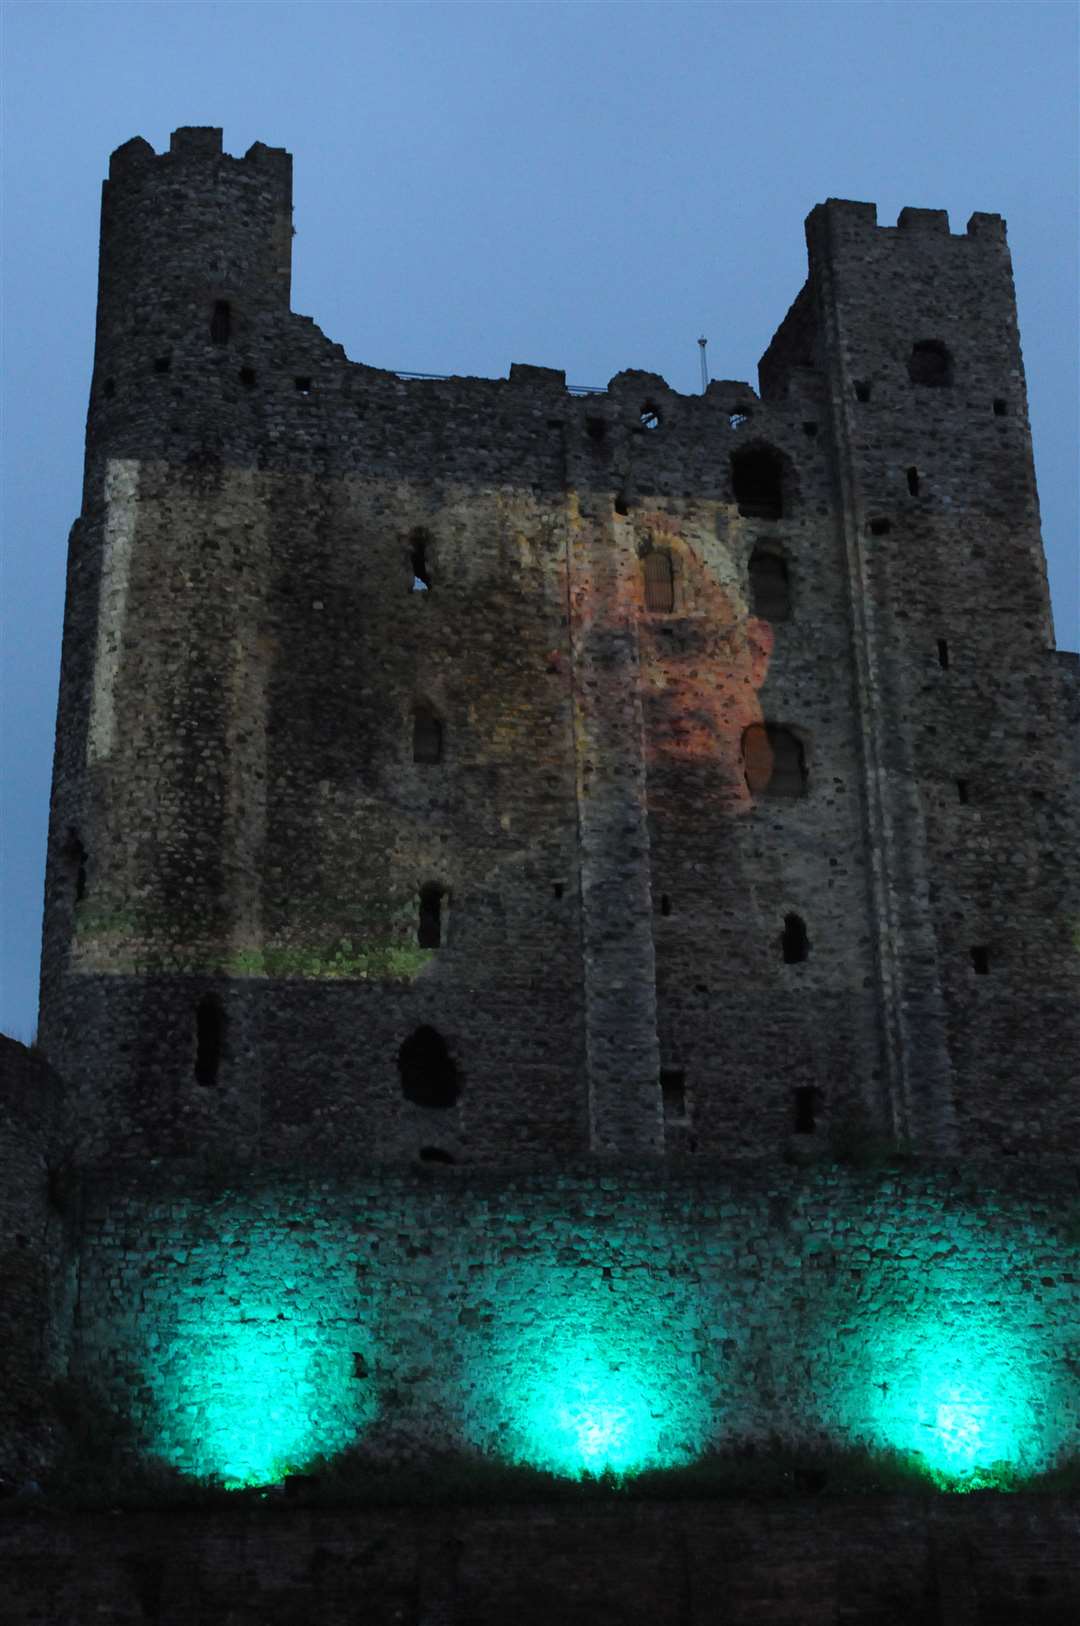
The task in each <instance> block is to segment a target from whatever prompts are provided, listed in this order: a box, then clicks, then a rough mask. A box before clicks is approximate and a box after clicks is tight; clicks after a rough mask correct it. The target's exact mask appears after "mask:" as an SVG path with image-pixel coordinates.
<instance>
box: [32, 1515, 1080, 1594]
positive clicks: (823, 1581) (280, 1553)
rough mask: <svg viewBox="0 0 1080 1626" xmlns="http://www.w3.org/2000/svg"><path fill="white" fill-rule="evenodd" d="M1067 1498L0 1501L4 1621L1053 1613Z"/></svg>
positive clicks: (1069, 1585)
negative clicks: (256, 1503)
mask: <svg viewBox="0 0 1080 1626" xmlns="http://www.w3.org/2000/svg"><path fill="white" fill-rule="evenodd" d="M1078 1542H1080V1514H1078V1511H1077V1507H1076V1503H1075V1501H1073V1502H1065V1501H1056V1502H1055V1501H1054V1500H1053V1499H1052V1498H1049V1497H1031V1496H1014V1497H1000V1498H990V1497H980V1496H976V1497H959V1498H953V1499H950V1500H947V1501H940V1500H933V1499H931V1500H927V1499H924V1498H918V1497H915V1498H904V1497H899V1498H887V1499H884V1500H882V1501H878V1502H876V1503H872V1504H871V1503H868V1502H867V1501H865V1500H850V1499H848V1500H834V1499H832V1498H828V1497H817V1498H813V1499H806V1498H797V1497H792V1498H790V1499H788V1500H785V1501H783V1502H780V1503H777V1504H773V1505H765V1506H763V1505H762V1504H761V1503H755V1502H753V1501H740V1500H734V1499H733V1500H728V1501H723V1502H720V1503H703V1502H681V1503H676V1504H668V1505H666V1506H665V1505H662V1504H658V1503H653V1502H641V1503H637V1504H634V1503H631V1504H626V1503H622V1504H620V1503H618V1502H615V1503H612V1504H608V1505H588V1504H586V1505H583V1506H574V1507H572V1508H567V1507H566V1506H565V1505H559V1504H557V1503H556V1504H552V1503H548V1504H542V1505H532V1506H528V1505H526V1506H521V1507H502V1508H499V1507H490V1508H484V1507H457V1508H443V1507H425V1508H422V1509H415V1508H380V1509H374V1510H369V1509H355V1508H350V1509H346V1510H341V1511H337V1510H329V1509H315V1510H301V1511H295V1510H293V1509H291V1508H290V1507H289V1505H288V1504H287V1503H284V1504H280V1503H273V1502H267V1503H264V1504H263V1505H262V1506H260V1507H259V1508H257V1509H254V1510H250V1509H249V1510H247V1511H244V1512H239V1511H233V1512H227V1511H221V1510H215V1511H207V1512H180V1511H176V1512H173V1513H171V1514H161V1513H140V1512H134V1513H124V1514H121V1513H119V1512H116V1513H99V1514H82V1515H79V1514H75V1515H72V1514H68V1515H65V1516H59V1517H57V1516H52V1517H40V1516H39V1517H34V1516H32V1515H31V1516H26V1515H22V1516H19V1517H10V1516H9V1517H0V1563H2V1565H3V1569H4V1577H5V1619H6V1620H7V1621H8V1622H10V1626H40V1623H42V1622H46V1621H47V1622H49V1623H50V1626H53V1623H59V1622H61V1621H63V1622H69V1621H70V1622H75V1621H88V1620H92V1619H99V1618H101V1619H105V1618H107V1619H109V1620H110V1621H112V1622H114V1623H115V1626H211V1623H214V1626H216V1623H219V1622H225V1621H228V1622H229V1623H230V1626H297V1623H299V1622H307V1621H310V1620H312V1619H318V1620H319V1621H321V1622H324V1623H325V1626H353V1623H354V1622H355V1621H357V1620H358V1619H362V1620H363V1621H364V1622H365V1623H370V1626H504V1623H505V1622H506V1621H507V1620H510V1619H513V1620H515V1621H519V1622H521V1626H548V1623H549V1622H550V1621H551V1620H553V1619H558V1620H560V1621H565V1622H567V1626H627V1623H638V1622H640V1623H641V1626H715V1622H717V1621H718V1620H723V1621H724V1622H725V1626H760V1623H762V1622H767V1623H768V1626H835V1622H837V1621H841V1620H843V1621H848V1620H850V1621H857V1622H858V1623H859V1626H1020V1623H1021V1622H1022V1623H1023V1626H1072V1622H1073V1621H1074V1620H1075V1619H1076V1609H1077V1605H1078V1603H1080V1594H1078V1588H1077V1574H1076V1562H1075V1559H1076V1551H1077V1545H1078Z"/></svg>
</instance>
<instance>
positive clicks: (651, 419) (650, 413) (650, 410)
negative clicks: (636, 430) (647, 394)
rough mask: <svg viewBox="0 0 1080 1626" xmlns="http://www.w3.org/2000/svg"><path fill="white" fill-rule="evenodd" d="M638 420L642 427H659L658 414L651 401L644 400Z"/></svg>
mask: <svg viewBox="0 0 1080 1626" xmlns="http://www.w3.org/2000/svg"><path fill="white" fill-rule="evenodd" d="M638 421H639V422H640V424H641V427H642V429H659V427H660V414H659V412H657V410H656V408H655V407H654V406H653V404H652V402H651V401H646V402H645V404H644V406H643V407H642V409H641V413H640V416H639V420H638Z"/></svg>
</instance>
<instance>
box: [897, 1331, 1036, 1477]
mask: <svg viewBox="0 0 1080 1626" xmlns="http://www.w3.org/2000/svg"><path fill="white" fill-rule="evenodd" d="M982 1334H983V1335H982V1337H980V1336H979V1332H978V1331H976V1333H975V1336H974V1337H973V1338H972V1340H971V1341H970V1342H967V1341H958V1340H957V1339H956V1337H955V1329H953V1334H952V1336H950V1337H945V1336H943V1334H942V1333H941V1332H940V1331H935V1329H934V1328H932V1327H930V1326H927V1325H926V1324H925V1323H924V1324H923V1325H922V1327H921V1328H920V1329H918V1331H917V1332H916V1333H914V1334H909V1337H908V1338H907V1339H904V1340H903V1343H904V1345H905V1346H906V1347H905V1348H903V1349H902V1350H901V1349H900V1348H897V1349H895V1350H894V1353H893V1358H892V1359H891V1360H887V1361H885V1362H884V1363H883V1365H882V1370H887V1371H888V1372H889V1373H890V1374H891V1377H890V1378H885V1379H882V1380H881V1381H880V1382H879V1383H878V1384H877V1385H876V1388H877V1398H876V1401H875V1402H874V1403H873V1405H872V1428H873V1432H874V1434H875V1436H876V1437H877V1438H878V1439H879V1440H880V1441H881V1443H883V1444H886V1445H888V1446H890V1447H892V1448H893V1449H895V1450H898V1451H901V1452H904V1453H912V1454H914V1455H916V1456H918V1457H920V1458H921V1459H922V1461H923V1462H924V1463H925V1464H926V1468H927V1471H928V1472H929V1474H930V1476H931V1477H932V1478H933V1479H934V1481H935V1482H936V1483H937V1484H938V1485H940V1486H941V1487H942V1488H944V1489H954V1490H965V1489H975V1488H977V1487H978V1486H979V1485H985V1484H991V1483H994V1482H995V1481H1001V1480H1004V1479H1008V1478H1010V1477H1013V1476H1015V1475H1016V1474H1018V1473H1023V1472H1028V1471H1031V1470H1032V1469H1033V1468H1034V1467H1036V1466H1040V1465H1041V1464H1042V1462H1044V1461H1045V1460H1047V1459H1048V1456H1049V1454H1050V1449H1051V1442H1048V1441H1044V1440H1043V1438H1042V1434H1043V1429H1044V1426H1045V1424H1044V1420H1043V1419H1044V1413H1045V1412H1046V1411H1047V1410H1048V1409H1052V1408H1047V1407H1046V1405H1045V1404H1040V1402H1045V1399H1046V1398H1047V1397H1045V1396H1044V1395H1042V1394H1040V1393H1038V1392H1035V1385H1034V1384H1033V1381H1032V1377H1031V1376H1030V1368H1029V1366H1028V1362H1027V1361H1026V1359H1025V1354H1026V1351H1025V1350H1024V1348H1023V1347H1022V1345H1018V1346H1017V1347H1014V1348H1012V1349H1009V1348H1007V1347H1002V1345H1001V1344H1000V1343H999V1344H998V1345H997V1346H996V1347H995V1345H994V1344H993V1343H992V1342H991V1341H990V1340H989V1339H988V1338H987V1337H986V1329H982ZM909 1340H910V1341H909ZM899 1342H900V1341H899V1340H898V1343H899Z"/></svg>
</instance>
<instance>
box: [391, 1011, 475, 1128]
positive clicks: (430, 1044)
mask: <svg viewBox="0 0 1080 1626" xmlns="http://www.w3.org/2000/svg"><path fill="white" fill-rule="evenodd" d="M398 1072H399V1073H400V1074H401V1093H402V1094H403V1095H404V1097H405V1099H406V1101H412V1102H414V1103H415V1104H416V1106H418V1107H439V1108H444V1107H452V1106H454V1105H455V1104H456V1103H457V1099H458V1096H459V1095H460V1094H461V1083H460V1080H459V1079H458V1070H457V1068H456V1066H455V1065H454V1060H453V1057H452V1056H451V1055H450V1052H449V1051H448V1050H447V1048H446V1040H445V1039H444V1038H443V1036H442V1034H441V1033H437V1032H436V1030H435V1029H434V1028H431V1027H427V1026H426V1025H425V1026H424V1027H419V1028H417V1029H416V1032H415V1033H411V1034H410V1035H409V1037H408V1038H407V1039H406V1040H405V1042H404V1044H403V1045H402V1046H401V1049H400V1050H399V1051H398Z"/></svg>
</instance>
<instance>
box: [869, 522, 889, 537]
mask: <svg viewBox="0 0 1080 1626" xmlns="http://www.w3.org/2000/svg"><path fill="white" fill-rule="evenodd" d="M891 530H892V521H891V520H887V519H881V518H878V519H872V520H871V521H870V535H871V536H888V534H889V532H890V531H891Z"/></svg>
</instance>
